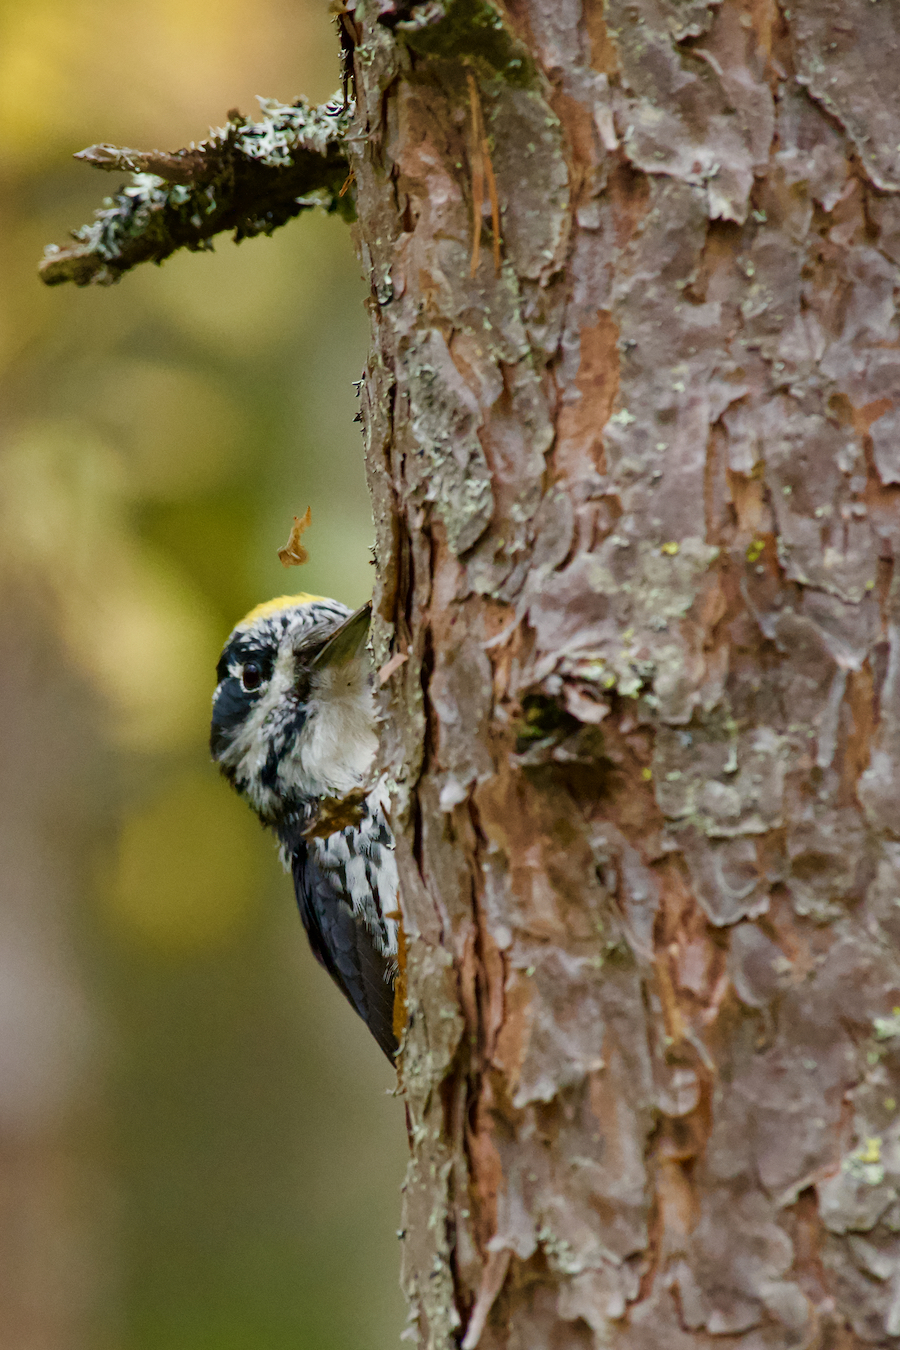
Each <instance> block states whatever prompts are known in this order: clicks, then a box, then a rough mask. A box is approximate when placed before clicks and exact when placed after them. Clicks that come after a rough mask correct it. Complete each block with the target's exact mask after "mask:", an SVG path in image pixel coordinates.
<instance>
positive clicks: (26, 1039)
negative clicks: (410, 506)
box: [0, 0, 406, 1350]
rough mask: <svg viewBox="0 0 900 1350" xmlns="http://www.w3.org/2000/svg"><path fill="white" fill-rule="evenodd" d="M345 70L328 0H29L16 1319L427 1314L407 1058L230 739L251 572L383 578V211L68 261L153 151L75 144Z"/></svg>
mask: <svg viewBox="0 0 900 1350" xmlns="http://www.w3.org/2000/svg"><path fill="white" fill-rule="evenodd" d="M338 78H339V77H338V62H337V40H336V37H335V34H334V32H333V29H332V25H331V22H330V20H329V17H328V13H327V5H326V0H257V3H256V4H254V5H253V6H248V5H246V4H238V3H237V0H215V2H214V3H213V0H149V2H148V0H29V3H28V4H27V5H25V4H22V3H21V0H17V3H10V2H9V0H6V2H5V3H2V4H0V174H2V191H0V232H2V244H3V264H2V277H3V282H2V289H0V372H2V373H0V378H2V387H3V398H2V406H0V660H2V669H3V671H4V673H5V676H6V680H5V697H4V698H3V700H2V703H0V766H2V774H0V1347H2V1350H82V1347H83V1348H84V1350H256V1348H257V1347H260V1350H261V1348H262V1347H265V1348H266V1350H281V1347H285V1350H287V1347H290V1350H305V1348H306V1347H310V1348H313V1347H314V1348H315V1350H329V1348H330V1347H340V1350H381V1348H382V1347H386V1346H388V1345H392V1344H395V1343H396V1340H397V1337H398V1335H399V1333H400V1331H401V1329H402V1326H403V1322H404V1312H403V1309H402V1306H401V1300H400V1296H399V1293H398V1292H397V1259H398V1252H397V1246H398V1244H397V1241H396V1236H395V1230H396V1228H397V1226H398V1213H399V1200H398V1190H399V1185H400V1182H401V1178H402V1171H403V1166H404V1154H405V1148H406V1145H405V1132H404V1125H403V1113H402V1108H401V1104H400V1103H399V1101H398V1100H397V1099H396V1098H394V1097H392V1096H391V1095H390V1089H391V1087H392V1084H393V1075H392V1074H391V1072H390V1071H389V1068H388V1066H387V1064H386V1063H384V1062H383V1060H382V1058H381V1056H380V1054H379V1052H378V1050H377V1048H376V1046H375V1045H374V1043H373V1042H372V1041H371V1040H370V1039H369V1037H368V1034H367V1032H366V1031H365V1028H364V1027H363V1025H362V1023H361V1022H359V1021H358V1020H357V1019H356V1018H355V1017H354V1015H353V1014H352V1013H351V1012H350V1010H349V1009H348V1007H347V1006H346V1004H345V1003H344V1002H343V1000H342V999H341V997H340V995H339V994H338V993H337V991H336V990H334V989H333V987H332V986H331V984H330V982H329V981H328V979H327V977H326V976H325V975H324V974H323V973H322V972H321V971H320V970H319V969H318V968H317V967H316V966H315V964H314V962H313V960H312V958H311V956H310V955H309V952H308V950H307V947H306V942H305V938H304V937H303V934H302V931H301V928H300V924H299V920H298V918H297V915H296V910H295V906H294V902H293V896H292V893H291V886H290V882H289V880H288V878H286V877H285V876H284V875H283V874H282V873H281V871H280V867H279V865H278V863H277V860H276V858H275V850H274V847H273V845H272V841H271V840H270V839H269V838H268V837H266V836H265V835H264V834H263V832H262V831H261V829H260V828H259V827H258V826H257V825H256V823H255V821H254V819H253V818H252V817H251V815H250V813H249V811H248V810H247V809H246V808H245V807H244V806H243V804H242V803H240V802H238V801H237V799H233V798H232V796H231V794H230V793H229V791H228V789H227V788H226V787H225V785H224V784H223V783H221V782H220V781H219V780H218V779H217V777H216V775H215V773H214V772H213V769H212V767H211V766H210V764H209V762H208V755H207V749H206V735H207V723H208V715H209V702H210V695H211V691H212V683H213V671H214V667H215V662H216V658H217V655H218V650H219V648H220V646H221V643H222V641H223V639H224V638H225V636H226V635H227V633H228V631H229V629H230V628H231V626H232V624H233V623H234V622H235V621H236V620H237V619H238V618H239V617H240V616H241V615H242V614H243V613H244V612H245V611H246V610H247V609H248V608H249V607H250V606H251V605H253V604H255V603H256V602H258V601H259V600H261V599H265V598H267V597H269V596H271V595H274V594H280V593H282V592H284V591H292V590H298V589H303V590H311V591H316V592H321V593H325V594H330V595H335V596H338V597H339V598H340V599H342V600H345V601H346V602H347V603H348V604H351V605H356V604H358V603H360V602H361V601H362V600H363V599H364V598H365V597H366V596H367V594H368V593H369V591H370V589H371V569H370V565H369V557H370V555H369V551H368V550H369V545H370V542H371V535H372V531H371V522H370V513H369V505H368V500H367V497H366V490H365V482H364V476H363V468H362V449H361V441H360V436H359V428H358V427H356V426H354V425H353V417H354V414H355V411H356V401H355V396H354V391H353V388H352V383H351V382H352V381H353V380H354V379H356V378H358V376H359V374H360V372H361V369H362V365H363V360H364V351H365V342H366V331H365V330H366V324H365V317H364V312H363V309H362V303H361V302H362V299H363V295H364V293H365V288H364V287H363V285H362V283H361V281H360V278H359V273H358V266H357V263H356V259H355V257H354V255H353V253H352V249H351V244H350V239H349V234H348V231H347V229H346V227H345V226H343V225H341V223H340V222H338V221H336V220H332V219H327V218H325V217H324V216H322V215H316V216H313V215H312V214H311V213H310V214H308V215H306V216H304V218H303V219H301V220H299V221H295V222H292V223H291V224H289V225H288V226H287V227H286V228H285V229H283V230H281V231H279V232H278V233H277V234H276V235H275V236H274V237H273V238H272V239H258V240H253V241H249V242H247V243H245V244H243V245H241V246H240V247H239V248H238V247H235V246H234V245H233V244H232V243H231V242H230V241H229V240H227V239H224V238H223V239H221V240H220V241H219V242H218V243H217V246H216V252H215V253H213V254H199V255H186V256H180V257H175V258H174V259H172V260H170V261H169V262H167V263H166V264H165V265H164V266H163V268H162V269H157V268H144V269H142V270H140V271H138V272H136V273H135V274H133V275H130V276H126V277H125V278H124V279H123V281H122V282H121V283H120V284H119V285H118V286H115V287H112V288H109V289H91V290H87V291H75V290H73V289H68V288H62V289H57V290H53V291H48V290H45V289H44V288H42V287H41V286H40V284H39V283H38V281H37V278H36V271H35V267H36V263H37V260H38V258H39V256H40V253H41V250H42V247H43V245H44V244H45V243H48V242H51V241H52V242H56V243H62V242H64V240H65V237H66V233H67V231H68V229H69V228H71V227H74V226H77V225H79V224H81V223H82V222H84V221H87V220H88V219H90V216H91V212H92V210H93V208H94V206H96V205H98V204H99V202H100V199H101V198H102V196H103V195H105V194H106V193H108V192H109V191H111V190H113V189H115V188H116V187H117V186H118V183H119V181H120V179H119V177H117V176H115V175H113V176H105V175H101V174H99V173H97V172H92V171H91V170H89V169H87V168H85V167H83V166H80V165H77V164H75V163H73V161H72V160H71V155H72V153H73V152H74V151H75V150H78V149H80V148H82V147H83V146H85V145H89V144H91V143H92V142H96V141H111V142H113V143H115V144H118V145H135V146H140V147H150V146H159V147H162V148H175V147H177V146H180V145H183V144H186V143H187V142H189V141H190V140H198V139H200V138H202V136H204V135H205V134H206V131H207V128H208V127H209V126H210V125H213V126H214V125H219V124H221V122H222V121H223V120H224V117H225V115H226V113H227V110H228V109H230V108H232V107H238V108H240V109H241V111H243V112H244V113H251V114H252V113H254V112H255V110H256V103H255V100H254V95H256V94H264V95H268V96H273V97H277V98H280V99H283V100H285V101H289V100H290V99H292V98H294V97H296V95H297V94H299V93H305V94H307V95H308V96H310V97H312V98H313V99H315V100H322V99H324V98H327V97H329V96H330V95H331V94H332V93H333V92H334V90H335V88H336V87H337V85H338ZM307 505H311V506H312V510H313V528H312V529H311V530H310V532H309V534H308V535H307V536H306V539H305V541H304V542H306V543H307V544H308V547H309V549H310V554H311V561H310V562H309V564H308V565H307V566H306V567H305V568H304V569H302V571H291V572H285V571H284V569H283V568H281V566H280V564H279V563H278V560H277V558H276V552H275V550H276V548H277V547H278V546H279V545H280V544H282V543H283V542H284V541H285V539H286V538H287V534H288V530H289V527H290V523H291V517H292V515H293V514H294V513H297V514H300V513H301V512H302V511H303V510H304V509H305V507H306V506H307Z"/></svg>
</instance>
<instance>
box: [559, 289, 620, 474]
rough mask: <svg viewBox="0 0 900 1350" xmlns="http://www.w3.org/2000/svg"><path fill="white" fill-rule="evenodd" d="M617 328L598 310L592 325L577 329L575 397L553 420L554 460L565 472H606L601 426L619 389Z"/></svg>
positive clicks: (605, 314) (609, 315)
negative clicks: (592, 470) (578, 351)
mask: <svg viewBox="0 0 900 1350" xmlns="http://www.w3.org/2000/svg"><path fill="white" fill-rule="evenodd" d="M618 337H619V330H618V328H617V327H616V324H615V323H614V322H613V318H612V315H611V314H609V313H607V311H606V310H601V311H600V314H599V316H598V319H597V322H596V323H595V324H594V325H593V326H592V327H585V328H582V330H581V361H580V364H579V366H578V374H577V376H576V377H575V389H576V391H577V393H578V395H579V397H578V398H577V399H576V400H575V401H573V402H572V403H565V404H564V405H563V407H562V409H561V411H560V414H559V419H558V422H557V432H556V436H557V441H556V463H557V466H558V468H559V470H560V472H562V473H565V474H567V475H574V474H576V473H584V472H585V470H586V469H587V468H593V469H596V471H597V472H598V473H605V472H606V455H605V453H604V449H603V428H604V426H605V425H606V423H607V422H608V421H609V419H610V416H611V414H612V410H613V407H614V405H615V400H616V395H617V393H618V392H619V352H618V348H617V346H616V343H617V341H618Z"/></svg>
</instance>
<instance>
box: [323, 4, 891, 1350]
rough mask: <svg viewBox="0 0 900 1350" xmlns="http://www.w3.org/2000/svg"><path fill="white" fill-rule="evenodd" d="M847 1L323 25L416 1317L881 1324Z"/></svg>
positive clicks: (873, 151)
mask: <svg viewBox="0 0 900 1350" xmlns="http://www.w3.org/2000/svg"><path fill="white" fill-rule="evenodd" d="M897 14H898V11H897V9H896V6H893V5H890V4H888V3H882V4H878V5H872V4H868V3H862V0H847V3H841V4H836V3H832V4H827V5H823V4H819V3H813V0H800V3H798V4H796V5H795V6H794V8H793V10H792V12H791V15H790V16H788V14H787V11H784V10H779V9H777V8H776V7H775V6H774V5H771V4H768V3H766V0H760V2H759V3H757V2H756V0H752V2H751V0H747V2H746V3H740V2H739V0H724V2H723V3H711V2H710V3H707V0H687V3H685V2H684V0H681V2H680V3H676V2H675V0H629V3H628V4H625V3H624V0H607V3H606V4H605V6H603V7H602V8H601V6H600V5H599V4H598V3H596V2H595V0H585V3H583V4H582V3H580V2H579V0H511V3H510V5H509V7H508V12H506V13H505V14H504V15H503V16H502V17H501V16H500V14H499V13H498V14H494V12H493V10H492V9H491V8H490V7H489V6H488V5H484V4H480V3H475V0H457V3H456V4H453V5H442V4H438V3H432V4H430V5H421V6H416V5H410V4H408V3H407V4H399V3H397V4H390V3H384V2H382V3H380V4H375V3H373V2H372V0H365V3H364V2H363V0H360V2H359V3H357V4H356V5H355V6H354V5H353V4H351V5H350V6H349V7H348V11H347V13H346V14H345V15H344V16H343V22H344V24H345V29H346V31H347V33H348V35H349V38H350V40H352V42H353V43H355V55H354V62H355V71H356V84H357V93H358V121H359V127H358V130H359V133H360V135H359V138H358V139H356V140H354V142H353V148H352V154H353V160H354V170H355V175H356V183H357V185H358V198H357V202H358V213H359V224H358V240H359V248H360V252H361V256H362V260H363V265H364V267H365V270H366V274H367V275H370V276H371V278H372V299H371V318H372V329H373V347H372V359H371V365H370V370H369V374H368V380H367V384H366V390H365V411H366V424H367V453H368V464H369V471H370V477H371V482H372V488H373V493H374V498H375V503H376V517H377V526H378V554H379V578H378V588H377V591H376V611H377V633H376V641H377V643H378V644H379V650H378V652H377V656H378V659H379V661H380V662H384V661H387V660H388V659H389V658H390V657H391V656H392V655H393V654H395V653H396V652H403V653H405V654H406V655H407V656H408V659H407V660H406V661H405V662H404V663H403V664H402V665H400V666H399V668H398V669H397V670H396V672H395V673H394V674H393V675H392V677H391V678H390V679H389V680H388V681H387V683H386V685H385V690H384V699H385V714H386V719H385V728H386V745H385V764H386V768H387V769H388V770H389V772H390V773H391V774H393V776H394V778H395V779H396V782H397V792H396V813H397V820H396V823H397V827H398V836H399V844H398V847H399V853H400V863H401V869H402V876H403V897H404V924H405V928H406V932H407V935H408V937H409V941H410V948H409V1025H408V1030H407V1036H406V1046H405V1054H404V1060H403V1069H402V1076H403V1081H404V1084H405V1088H406V1092H407V1096H408V1102H409V1110H410V1121H411V1147H412V1160H411V1164H410V1172H409V1178H408V1183H407V1191H406V1219H405V1231H406V1237H405V1240H404V1248H405V1262H404V1283H405V1286H406V1288H407V1291H408V1293H409V1297H410V1301H411V1307H412V1312H413V1316H414V1319H415V1325H416V1333H415V1334H416V1335H417V1336H418V1338H419V1343H420V1344H421V1345H422V1346H423V1347H433V1348H434V1350H445V1348H448V1347H450V1346H453V1345H457V1344H459V1343H462V1344H463V1345H464V1346H466V1347H469V1350H471V1347H472V1346H474V1345H475V1344H476V1343H477V1344H479V1345H480V1346H482V1347H485V1350H499V1347H506V1348H507V1350H539V1347H545V1346H546V1347H551V1346H552V1347H559V1348H561V1347H567V1348H568V1347H585V1348H587V1347H591V1346H604V1347H607V1346H609V1347H616V1350H639V1348H641V1350H644V1348H646V1350H651V1347H653V1350H658V1347H662V1346H665V1347H666V1350H696V1348H697V1347H700V1346H704V1347H706V1346H712V1345H727V1346H729V1347H740V1350H789V1347H800V1346H806V1347H810V1350H812V1347H821V1348H822V1350H824V1348H825V1347H829V1346H830V1347H838V1346H839V1347H842V1348H843V1350H847V1348H848V1347H855V1346H863V1345H877V1346H889V1345H896V1344H897V1343H898V1338H900V1236H898V1234H900V1199H898V1195H900V1106H898V1102H900V1012H895V1011H894V1009H895V1008H896V1007H897V1005H898V1004H900V960H898V951H897V946H898V942H900V765H898V758H900V702H898V697H900V693H898V683H900V582H898V580H897V578H896V575H895V568H894V557H895V552H896V550H897V547H898V544H900V329H898V324H897V313H896V307H895V297H896V293H897V289H896V288H897V284H898V263H900V204H898V197H897V195H895V192H896V189H897V186H898V181H900V180H898V171H897V164H898V159H897V151H896V149H895V147H897V146H900V107H898V96H897V89H898V84H897V80H896V73H895V70H894V66H893V61H892V60H889V59H888V56H887V53H889V52H893V53H894V56H895V55H896V51H897V50H898V45H900V27H898V19H897ZM861 63H863V65H864V67H865V69H863V66H862V65H861ZM470 72H473V73H474V74H475V76H476V77H477V80H478V87H479V91H480V100H481V107H482V112H483V116H484V125H485V130H486V132H487V148H488V151H489V154H490V158H491V163H492V165H493V169H494V172H495V175H496V179H497V185H498V190H499V196H500V206H501V222H502V249H503V266H502V271H501V274H500V275H499V276H495V272H494V266H493V262H492V256H491V243H492V241H491V239H490V216H489V214H485V217H484V238H483V241H482V248H481V261H480V267H479V270H478V272H477V275H476V276H475V277H474V278H472V277H471V276H470V259H471V239H472V218H471V211H472V188H471V182H472V180H471V164H472V156H473V147H472V145H471V144H470V143H469V137H470V135H471V127H472V120H473V119H472V117H471V115H470V107H469V92H468V75H469V73H470ZM485 211H486V212H487V206H486V207H485Z"/></svg>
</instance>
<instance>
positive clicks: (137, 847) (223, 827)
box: [105, 771, 272, 955]
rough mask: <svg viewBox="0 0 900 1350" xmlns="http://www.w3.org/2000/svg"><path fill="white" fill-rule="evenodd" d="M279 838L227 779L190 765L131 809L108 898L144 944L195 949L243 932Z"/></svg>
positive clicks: (117, 920) (117, 918)
mask: <svg viewBox="0 0 900 1350" xmlns="http://www.w3.org/2000/svg"><path fill="white" fill-rule="evenodd" d="M271 855H272V845H271V841H270V840H268V839H266V838H265V837H264V835H263V832H262V829H261V828H260V826H259V825H258V824H257V823H256V821H255V820H254V818H253V817H252V816H251V815H250V813H249V811H247V810H246V808H245V807H244V806H243V804H242V803H241V802H239V801H238V800H237V798H233V797H232V795H231V793H230V792H229V790H228V789H227V788H226V786H225V785H224V783H219V782H217V781H216V779H215V778H213V777H212V776H211V775H210V776H207V775H205V774H199V773H196V772H193V771H191V772H186V773H182V774H179V775H177V776H175V777H173V778H172V779H171V780H170V782H169V783H168V784H167V785H166V786H165V788H164V789H163V790H162V791H161V792H160V793H159V794H158V795H157V796H155V797H154V798H153V799H152V800H151V801H150V802H148V803H147V804H146V805H145V806H143V807H142V808H141V809H139V810H138V811H136V812H135V813H134V814H133V815H131V816H129V817H128V819H127V820H126V821H125V824H124V826H123V828H122V832H121V834H120V836H119V847H118V855H117V858H116V862H115V870H114V874H113V877H112V882H111V884H110V886H109V887H108V888H106V897H105V899H106V905H107V906H108V910H109V916H110V919H111V920H112V922H113V923H114V925H115V926H116V927H117V928H119V929H120V930H124V931H125V932H126V933H127V934H129V935H130V936H131V937H133V938H134V937H136V938H138V939H139V940H140V941H141V943H142V944H143V945H147V946H150V947H153V948H157V949H159V950H160V951H162V952H164V953H168V954H172V955H177V954H183V955H191V954H194V953H196V952H198V951H201V950H203V949H205V948H208V947H210V946H212V945H215V944H216V943H219V942H221V941H223V940H224V939H226V938H228V937H229V936H231V935H233V934H235V933H236V932H237V931H238V930H239V929H240V927H241V924H242V923H243V922H244V921H245V920H246V919H247V917H248V916H249V914H250V912H251V911H252V909H253V907H254V906H255V905H256V903H257V902H258V899H259V893H260V889H261V880H262V879H264V878H265V876H266V875H267V873H269V869H270V867H271Z"/></svg>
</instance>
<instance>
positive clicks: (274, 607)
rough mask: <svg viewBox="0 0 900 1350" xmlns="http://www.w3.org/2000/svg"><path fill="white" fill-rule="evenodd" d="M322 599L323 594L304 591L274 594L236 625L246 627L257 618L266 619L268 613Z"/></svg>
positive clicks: (313, 602) (323, 597)
mask: <svg viewBox="0 0 900 1350" xmlns="http://www.w3.org/2000/svg"><path fill="white" fill-rule="evenodd" d="M324 599H325V596H324V595H307V593H306V592H305V591H300V593H299V594H298V595H276V597H275V599H274V600H264V601H263V603H262V604H261V605H257V606H256V608H255V609H251V611H250V613H249V614H245V615H244V617H243V618H242V619H241V621H240V623H239V624H238V625H237V627H238V628H246V627H247V625H248V624H251V623H255V622H256V620H257V619H267V618H268V617H269V615H270V614H278V613H280V611H281V610H283V609H293V607H294V606H295V605H312V604H315V603H316V601H318V600H324Z"/></svg>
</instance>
